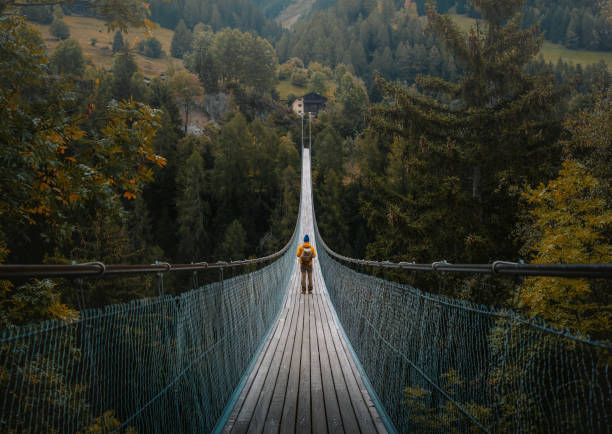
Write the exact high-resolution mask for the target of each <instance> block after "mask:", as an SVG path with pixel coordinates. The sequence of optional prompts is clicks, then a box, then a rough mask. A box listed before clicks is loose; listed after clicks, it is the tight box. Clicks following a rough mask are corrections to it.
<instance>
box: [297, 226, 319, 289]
mask: <svg viewBox="0 0 612 434" xmlns="http://www.w3.org/2000/svg"><path fill="white" fill-rule="evenodd" d="M297 257H298V258H299V260H300V271H301V272H302V294H306V273H308V293H309V294H312V260H313V259H314V258H316V257H317V252H315V248H314V246H312V245H311V244H310V238H309V237H308V234H306V235H304V244H302V245H300V246H298V250H297Z"/></svg>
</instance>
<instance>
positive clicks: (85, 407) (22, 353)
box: [0, 237, 297, 433]
mask: <svg viewBox="0 0 612 434" xmlns="http://www.w3.org/2000/svg"><path fill="white" fill-rule="evenodd" d="M296 248H297V237H294V240H293V243H292V244H291V247H290V248H289V249H288V250H287V252H286V253H285V254H284V256H282V257H281V259H279V260H277V261H276V262H274V263H272V264H270V265H268V266H267V267H265V268H262V269H260V270H258V271H255V272H253V273H250V274H245V275H241V276H238V277H234V278H231V279H227V280H224V281H222V282H218V283H213V284H210V285H207V286H204V287H201V288H199V289H196V290H193V291H190V292H187V293H184V294H183V295H181V296H178V297H171V296H164V297H158V298H154V299H145V300H139V301H135V302H132V303H130V304H125V305H116V306H109V307H107V308H105V309H104V310H97V309H96V310H86V311H83V312H82V313H81V317H80V319H79V320H78V321H74V322H71V323H66V322H61V321H49V322H45V323H42V324H38V325H34V326H30V327H24V328H14V329H11V330H5V331H3V332H2V335H1V338H0V432H11V431H13V432H61V433H64V432H65V433H74V432H77V431H81V432H88V431H87V430H88V429H91V430H95V429H96V428H95V427H97V429H98V431H92V432H109V431H113V430H115V429H121V430H122V431H123V430H126V429H128V428H133V429H134V430H136V431H138V432H209V431H211V430H212V428H213V427H214V426H215V424H216V422H217V420H218V419H219V417H220V415H221V413H222V412H223V409H224V407H225V405H226V404H227V402H228V399H229V398H230V396H231V394H232V392H233V391H234V389H235V387H236V386H237V384H238V382H239V381H240V378H241V376H242V375H243V374H244V371H245V369H246V368H247V367H248V365H249V363H250V361H251V359H252V358H253V356H254V353H255V351H256V349H257V347H258V346H259V344H260V342H261V341H262V339H263V337H264V336H265V334H266V332H267V331H268V329H269V328H270V327H271V325H272V323H273V321H274V319H275V317H276V315H277V313H278V312H279V310H280V308H281V305H282V301H283V298H284V295H285V291H286V288H287V284H288V280H289V277H290V275H291V271H292V265H293V263H294V262H295V259H294V255H295V249H296ZM100 430H101V431H100Z"/></svg>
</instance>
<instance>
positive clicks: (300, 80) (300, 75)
mask: <svg viewBox="0 0 612 434" xmlns="http://www.w3.org/2000/svg"><path fill="white" fill-rule="evenodd" d="M291 84H293V85H294V86H297V87H306V85H307V84H308V73H307V72H306V71H304V70H297V71H295V72H294V73H293V74H291Z"/></svg>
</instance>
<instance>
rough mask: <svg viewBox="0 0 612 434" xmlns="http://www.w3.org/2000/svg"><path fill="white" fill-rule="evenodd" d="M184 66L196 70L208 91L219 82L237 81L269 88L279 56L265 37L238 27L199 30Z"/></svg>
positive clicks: (261, 90) (259, 88) (262, 90)
mask: <svg viewBox="0 0 612 434" xmlns="http://www.w3.org/2000/svg"><path fill="white" fill-rule="evenodd" d="M185 66H186V67H187V68H188V69H189V70H190V71H191V72H193V73H195V74H198V76H199V77H200V81H201V82H202V84H203V85H204V88H205V89H206V91H207V92H208V93H211V92H213V91H214V90H216V89H218V88H219V86H229V85H231V84H240V85H242V86H245V87H247V88H250V89H252V90H254V91H255V92H257V93H266V92H269V91H270V90H272V88H273V87H274V84H275V82H276V76H277V74H276V69H277V67H278V59H277V58H276V53H275V51H274V48H272V46H271V45H270V43H269V42H267V41H266V40H264V39H262V38H259V37H253V36H252V35H250V34H249V33H242V32H240V31H239V30H231V29H224V30H222V31H220V32H218V33H216V34H213V33H211V32H199V33H198V34H196V36H195V40H194V43H193V51H192V53H191V54H189V55H185Z"/></svg>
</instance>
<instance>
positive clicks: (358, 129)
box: [0, 0, 612, 334]
mask: <svg viewBox="0 0 612 434" xmlns="http://www.w3.org/2000/svg"><path fill="white" fill-rule="evenodd" d="M113 1H114V0H101V1H100V2H99V3H97V5H98V6H99V7H98V8H93V7H92V6H91V5H83V4H82V2H73V3H70V4H64V5H61V6H58V5H56V6H55V7H53V8H52V7H47V6H43V7H41V6H23V7H21V8H19V9H15V8H11V7H10V6H9V5H7V3H6V2H3V3H0V14H1V16H2V21H0V26H2V28H1V31H2V32H3V34H6V35H10V38H3V39H2V40H1V41H0V44H2V45H1V46H0V50H1V51H0V58H2V62H1V66H0V68H1V69H2V76H3V77H4V79H3V81H2V83H1V93H0V98H1V100H0V110H1V111H2V112H1V113H0V119H1V120H0V139H1V140H2V142H3V143H5V144H8V145H9V146H3V147H2V149H1V151H0V152H2V161H4V162H5V163H4V168H3V171H2V174H1V177H0V182H1V184H0V185H1V189H2V192H3V194H2V200H1V201H0V211H1V214H0V230H1V238H0V239H1V241H2V244H1V247H2V249H1V254H2V258H1V259H2V261H3V262H5V263H41V262H49V263H70V262H71V261H76V262H87V261H95V260H98V261H102V262H105V263H150V262H153V261H155V260H160V261H169V262H191V261H211V260H218V259H242V258H244V257H247V256H261V255H264V254H268V253H271V252H273V251H276V250H277V249H278V248H280V247H281V246H282V245H283V244H284V243H285V242H286V241H287V240H288V239H289V237H290V235H291V233H292V231H293V228H294V225H295V216H296V213H297V208H298V196H299V167H300V159H299V144H300V135H299V134H300V124H299V118H298V117H296V116H295V115H294V114H292V113H291V112H290V110H289V109H288V107H287V101H280V98H279V93H278V91H277V90H276V85H277V83H278V81H279V80H284V81H290V82H291V83H292V84H293V85H294V86H298V88H301V89H303V91H304V92H306V91H316V92H319V93H323V94H326V95H327V96H329V98H330V100H329V103H328V107H327V110H326V111H324V112H323V113H322V114H321V115H320V117H319V119H317V120H315V121H314V123H313V143H314V145H313V159H314V166H313V169H314V182H315V202H316V210H317V219H318V224H319V227H320V229H321V232H322V235H323V236H324V237H325V239H326V240H327V242H328V244H329V245H330V246H331V247H332V248H334V249H335V250H337V251H339V252H341V253H343V254H346V255H349V256H354V257H365V258H371V259H378V260H392V261H416V262H426V263H428V262H433V261H436V260H441V259H446V260H448V261H450V262H462V263H466V262H468V263H470V262H471V263H486V262H491V261H493V260H497V259H505V260H519V259H524V260H526V261H541V262H570V263H571V262H611V259H612V257H611V255H612V251H611V246H610V244H609V239H610V229H611V224H612V215H611V214H610V209H611V207H610V200H611V197H610V191H609V188H608V187H607V186H609V185H610V177H611V173H610V167H612V164H610V143H609V134H610V125H612V122H610V93H609V86H610V80H611V77H610V73H609V71H608V69H607V67H606V65H605V63H603V62H602V63H600V64H595V65H589V66H582V65H572V64H567V63H564V62H562V61H559V62H558V63H557V64H554V65H553V64H547V63H545V62H544V61H543V60H542V59H541V58H538V52H539V48H540V46H541V41H542V39H541V35H542V31H543V30H546V32H547V34H548V32H552V30H555V29H552V28H551V29H550V30H549V28H548V27H547V26H549V24H547V21H546V20H547V19H548V18H547V17H549V16H550V15H551V14H553V15H554V14H556V13H557V12H558V11H559V10H562V11H564V12H563V13H565V11H568V12H567V13H568V14H569V15H570V16H574V15H576V14H578V15H580V17H581V20H580V23H581V24H580V25H581V26H587V25H589V24H588V23H589V19H591V21H593V23H595V24H593V25H594V26H595V27H597V26H599V27H597V28H598V29H600V30H597V31H595V30H594V31H593V32H594V33H593V32H591V33H589V32H588V31H586V30H584V29H583V30H579V31H578V30H577V32H578V33H577V34H579V35H580V41H586V39H585V36H584V35H586V34H587V33H588V34H589V35H595V34H597V35H599V36H598V38H599V39H598V42H597V44H604V42H603V41H604V40H605V38H604V37H603V36H602V35H604V34H605V32H606V31H608V30H609V29H610V22H609V14H608V13H607V11H606V10H605V9H602V7H601V6H600V5H595V4H594V3H593V2H585V4H584V5H582V4H580V5H578V4H575V3H574V4H572V5H569V4H567V5H566V3H565V2H557V3H555V5H554V6H552V5H551V6H550V7H549V8H546V7H545V6H544V5H541V4H540V2H532V1H529V2H527V3H526V4H525V5H523V2H521V1H518V0H517V1H513V2H510V3H509V5H508V7H507V8H505V9H504V10H500V9H498V8H495V7H493V6H492V4H493V3H494V2H492V1H489V0H474V1H472V2H471V3H465V2H463V3H462V2H459V4H455V3H456V2H438V4H437V7H434V6H430V7H428V8H425V7H424V6H423V5H422V4H421V2H417V6H418V11H419V12H420V13H424V14H426V15H427V19H426V20H424V19H421V18H419V17H418V16H414V15H412V14H410V13H408V11H407V10H405V9H404V5H405V2H399V1H393V0H382V1H380V2H375V1H367V0H339V1H337V2H332V1H319V2H317V3H316V5H315V8H314V9H313V11H312V13H311V15H310V16H308V17H305V18H304V19H303V20H301V21H299V22H298V23H297V24H296V26H295V28H294V29H292V30H291V31H287V30H282V29H281V28H280V27H279V26H278V25H277V24H275V23H274V21H273V20H272V18H273V17H274V16H275V15H277V13H278V10H279V9H281V8H283V7H284V6H285V4H286V2H282V1H275V2H273V1H264V0H261V1H255V2H248V1H246V0H240V1H235V2H227V1H213V0H211V1H209V2H204V1H193V0H185V1H175V2H162V1H154V2H152V4H151V18H152V19H154V20H155V21H157V22H159V23H160V24H161V25H163V26H166V27H170V28H173V29H175V33H174V38H173V40H172V47H171V50H170V53H167V54H166V55H171V56H173V57H174V58H178V59H182V62H183V64H184V66H185V68H186V69H187V71H188V72H186V71H184V70H180V71H176V70H173V69H169V70H168V72H167V74H166V75H165V76H164V77H157V78H154V79H153V80H152V81H150V82H147V83H145V81H144V80H143V76H142V73H141V72H140V71H139V70H138V66H137V64H136V62H135V59H134V56H135V53H136V52H140V53H142V54H144V55H149V57H155V56H154V55H153V54H154V52H156V50H157V49H158V48H159V47H158V45H156V44H155V43H153V42H152V41H149V40H146V41H144V42H141V43H140V44H139V46H138V45H137V46H133V47H132V46H130V45H129V43H128V40H129V38H125V37H124V36H123V35H125V34H126V32H128V30H129V26H131V25H143V24H146V23H147V22H148V21H146V15H145V14H144V13H143V10H142V9H141V8H140V7H139V4H138V2H137V1H134V2H127V3H125V4H124V9H122V10H121V12H120V13H118V12H116V11H115V9H114V7H115V6H116V5H115V4H114V3H113ZM9 3H10V2H9ZM94 6H95V5H94ZM570 7H571V10H570ZM450 8H455V9H453V10H452V12H457V13H468V14H472V15H477V16H478V17H480V19H481V23H482V24H481V25H480V26H479V27H478V28H477V29H474V31H472V33H470V34H464V33H462V32H461V31H460V30H459V28H458V27H457V26H456V25H455V24H454V23H453V21H452V20H451V19H450V18H447V17H446V16H444V15H443V14H441V12H442V13H443V12H446V11H448V10H450ZM536 9H537V10H536ZM16 10H17V11H19V12H22V13H23V16H20V14H16V13H14V12H15V11H16ZM521 10H522V11H524V12H525V14H524V15H516V14H517V13H518V12H520V11H521ZM576 11H580V12H579V13H578V12H576ZM70 13H81V14H90V15H92V14H93V15H97V16H99V17H101V18H105V19H106V20H107V21H108V23H109V31H112V32H113V33H115V42H114V43H113V53H114V54H113V55H114V60H113V67H112V71H110V72H108V71H105V70H104V69H102V68H99V67H97V66H96V65H93V64H91V63H88V62H87V61H86V59H85V58H84V56H83V54H82V49H81V47H80V46H79V43H78V42H77V41H76V40H75V39H73V38H69V37H68V36H66V38H63V37H62V36H61V35H60V34H61V29H60V30H58V32H59V33H58V36H57V37H58V38H59V39H65V40H64V41H63V42H61V43H60V44H59V46H58V48H57V49H56V50H55V51H54V52H52V53H47V50H46V48H45V46H44V42H43V40H42V39H41V37H40V35H38V34H37V33H36V32H35V31H34V30H33V29H32V28H31V27H30V26H29V24H28V21H34V22H54V23H56V26H55V27H56V28H58V29H59V28H61V25H60V23H61V22H62V17H63V16H64V15H65V14H70ZM49 16H50V18H49ZM538 17H539V18H538ZM585 17H586V18H585ZM589 17H590V18H589ZM537 19H541V21H542V27H538V26H532V24H533V23H534V21H536V20H537ZM571 20H573V21H575V20H574V19H573V18H570V21H571ZM553 21H554V22H555V23H559V25H562V23H561V20H559V19H554V20H553ZM585 23H586V24H585ZM568 26H569V27H572V26H570V25H569V24H568ZM601 29H604V30H605V31H604V30H601ZM606 29H607V30H606ZM557 30H559V29H556V30H555V31H557ZM563 32H565V33H567V31H566V30H563ZM563 32H561V31H559V32H558V33H559V34H561V33H563ZM551 34H552V33H551ZM150 39H154V38H150ZM553 40H554V38H553ZM584 43H585V44H587V45H588V44H591V45H592V43H587V42H584ZM580 44H582V42H581V43H580ZM580 44H579V45H577V46H582V45H580ZM156 47H157V48H156ZM589 47H590V48H596V47H595V46H589ZM599 48H602V49H607V48H606V47H604V46H603V45H602V46H600V47H599ZM147 50H148V51H147ZM147 53H149V54H147ZM157 54H159V55H162V54H160V53H157ZM290 99H291V96H289V100H290ZM289 102H290V101H289ZM194 114H199V115H200V116H204V117H205V119H206V121H205V122H204V123H202V124H201V128H200V129H199V130H198V131H197V134H192V133H191V131H190V128H189V126H190V119H191V118H192V116H193V115H194ZM563 213H567V215H566V214H563ZM551 245H552V246H553V247H550V246H551ZM390 277H392V278H397V279H400V280H405V279H406V276H401V275H398V276H390ZM551 282H552V283H551ZM417 283H419V284H421V285H423V286H424V287H425V288H427V289H428V290H432V291H435V292H442V293H444V294H446V295H451V296H454V297H460V298H467V299H471V300H474V301H478V302H482V303H488V304H493V305H508V303H509V302H510V300H511V296H512V291H513V289H514V288H516V286H517V282H505V283H504V282H501V283H499V284H498V285H497V286H495V285H492V284H491V282H490V281H487V279H481V278H474V277H470V278H457V280H456V281H455V282H454V283H453V284H447V285H445V286H441V285H437V284H436V283H435V282H434V281H429V280H427V278H423V279H422V281H418V282H417ZM16 285H17V286H15V285H14V284H9V283H5V284H4V286H3V287H2V288H3V289H2V291H3V297H2V304H3V312H4V313H3V317H2V321H3V324H5V325H7V324H19V323H22V322H24V321H26V318H28V319H29V320H36V319H44V318H48V317H57V316H60V317H61V315H65V314H66V312H69V311H71V310H72V309H76V308H77V307H78V306H76V304H75V302H74V301H73V300H71V299H70V297H68V296H67V295H66V294H67V293H65V292H64V289H63V288H62V286H61V285H56V284H50V283H49V282H47V281H42V282H38V281H36V282H28V283H26V284H25V285H24V286H19V285H20V284H19V283H17V284H16ZM88 285H89V286H88V287H87V291H86V292H87V297H86V298H87V303H88V305H102V304H108V303H111V302H117V301H125V300H129V299H132V298H136V297H142V296H146V295H152V294H153V293H154V291H155V289H154V285H153V284H152V281H151V280H146V279H145V281H141V284H140V285H134V280H125V281H123V283H121V284H119V286H120V287H121V290H117V287H116V285H115V288H114V290H111V289H110V287H109V285H104V284H103V283H95V284H88ZM122 285H123V286H122ZM499 285H501V286H502V288H500V287H499ZM135 286H138V289H137V290H136V289H130V287H132V288H133V287H135ZM542 288H545V289H546V294H547V295H546V297H544V299H542V295H541V293H542V291H541V290H542ZM568 291H569V292H568ZM568 293H571V294H573V295H572V296H571V297H569V299H568V298H567V294H568ZM522 294H523V295H522V297H523V298H522V299H521V300H519V302H520V304H519V305H517V304H514V307H521V308H523V309H525V310H527V311H529V312H531V313H537V314H538V315H540V316H543V317H546V318H548V319H550V320H552V321H556V322H558V323H559V324H562V325H567V326H571V327H576V328H581V329H583V330H585V331H590V332H591V333H594V334H598V333H604V331H605V329H606V327H605V324H606V321H607V320H606V318H609V314H610V312H609V310H606V309H607V308H600V307H597V308H595V307H594V306H606V305H608V306H609V302H610V300H609V297H610V293H609V291H607V290H606V286H605V284H604V283H601V282H590V283H586V282H579V283H576V282H565V281H562V280H556V281H551V280H541V279H530V280H528V281H527V282H525V283H524V284H523V291H522ZM562 295H563V296H564V297H565V298H564V301H563V302H560V297H562ZM515 302H516V300H515ZM570 306H573V307H571V308H570ZM575 306H584V310H581V309H583V308H580V309H578V310H576V309H577V308H575ZM577 318H578V319H577Z"/></svg>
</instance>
